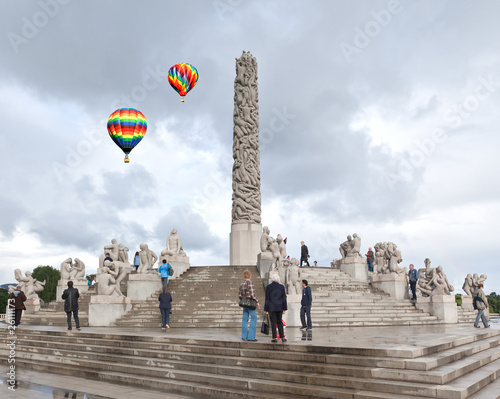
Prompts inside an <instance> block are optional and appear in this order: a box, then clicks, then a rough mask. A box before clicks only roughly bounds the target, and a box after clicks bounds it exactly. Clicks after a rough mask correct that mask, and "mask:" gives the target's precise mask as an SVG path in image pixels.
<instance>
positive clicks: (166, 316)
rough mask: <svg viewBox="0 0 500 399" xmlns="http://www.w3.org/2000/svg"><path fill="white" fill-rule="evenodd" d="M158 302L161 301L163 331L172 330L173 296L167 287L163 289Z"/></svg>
mask: <svg viewBox="0 0 500 399" xmlns="http://www.w3.org/2000/svg"><path fill="white" fill-rule="evenodd" d="M158 300H159V301H160V313H161V329H162V330H166V329H167V328H170V311H171V310H172V295H170V292H168V290H167V287H165V288H163V292H162V293H161V294H160V296H159V297H158Z"/></svg>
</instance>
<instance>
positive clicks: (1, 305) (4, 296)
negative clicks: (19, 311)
mask: <svg viewBox="0 0 500 399" xmlns="http://www.w3.org/2000/svg"><path fill="white" fill-rule="evenodd" d="M9 297H10V295H9V291H7V290H6V289H5V288H0V313H2V314H3V313H6V312H5V310H6V308H7V300H8V299H9Z"/></svg>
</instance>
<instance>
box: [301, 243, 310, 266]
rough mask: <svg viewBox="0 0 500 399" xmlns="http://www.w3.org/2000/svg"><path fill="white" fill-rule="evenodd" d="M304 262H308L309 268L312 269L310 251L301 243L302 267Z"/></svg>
mask: <svg viewBox="0 0 500 399" xmlns="http://www.w3.org/2000/svg"><path fill="white" fill-rule="evenodd" d="M302 262H306V265H307V267H311V265H309V249H308V248H307V245H306V244H304V241H301V242H300V267H302Z"/></svg>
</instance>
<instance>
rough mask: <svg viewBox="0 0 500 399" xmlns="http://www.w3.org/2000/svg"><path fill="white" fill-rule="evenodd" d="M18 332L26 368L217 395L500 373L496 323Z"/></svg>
mask: <svg viewBox="0 0 500 399" xmlns="http://www.w3.org/2000/svg"><path fill="white" fill-rule="evenodd" d="M16 334H17V344H16V365H18V366H19V367H24V368H30V369H36V370H43V371H45V372H54V373H58V374H62V375H67V374H73V373H74V372H75V370H78V374H79V376H82V377H85V378H89V379H97V380H103V381H108V382H121V383H123V384H127V385H137V386H148V388H151V387H155V388H158V389H170V391H172V390H175V391H177V392H184V393H187V392H190V393H194V392H196V393H197V394H200V395H203V396H205V397H214V398H220V397H228V398H236V397H237V398H242V397H278V398H279V397H290V398H292V397H296V398H305V397H318V398H319V397H321V398H344V397H345V398H393V399H399V398H403V397H406V398H419V397H434V398H451V399H454V398H460V399H462V398H467V397H469V396H470V395H473V394H474V393H476V392H477V391H478V390H479V389H481V388H482V387H485V386H487V385H488V384H489V383H491V382H494V381H496V380H497V378H498V377H500V351H499V350H498V345H499V344H500V333H499V332H498V331H495V330H489V331H488V332H487V333H482V334H478V335H472V336H468V337H463V338H455V339H454V338H451V339H450V340H448V341H446V340H445V339H443V343H442V344H438V345H435V346H430V347H427V349H426V350H425V351H414V350H412V349H411V348H409V349H408V350H397V351H394V350H393V349H392V348H389V347H388V348H387V349H380V348H377V349H365V348H362V347H346V348H343V347H321V346H314V347H308V346H302V345H287V344H285V345H273V344H269V343H241V342H235V341H223V340H220V341H213V340H200V339H196V340H192V339H188V338H175V337H172V338H170V337H146V336H140V335H132V336H131V335H123V334H109V333H108V334H105V335H99V334H91V333H84V332H83V333H78V334H75V335H73V334H67V333H63V332H59V331H21V330H17V331H16ZM76 336H77V337H78V339H77V340H76V339H75V337H76ZM11 338H12V337H10V336H9V334H8V331H7V329H3V331H1V332H0V341H1V342H2V343H7V342H9V339H11ZM311 349H313V351H311ZM423 352H425V355H424V356H420V354H422V353H423ZM7 358H8V349H7V345H2V346H0V363H2V364H6V361H7V360H6V359H7ZM68 365H71V367H68ZM266 395H267V396H266Z"/></svg>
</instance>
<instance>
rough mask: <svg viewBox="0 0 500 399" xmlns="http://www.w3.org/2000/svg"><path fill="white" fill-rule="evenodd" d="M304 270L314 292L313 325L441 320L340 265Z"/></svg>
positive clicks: (407, 323)
mask: <svg viewBox="0 0 500 399" xmlns="http://www.w3.org/2000/svg"><path fill="white" fill-rule="evenodd" d="M301 273H302V278H303V279H306V280H307V281H308V284H309V286H310V287H311V290H312V294H313V304H312V308H311V318H312V322H313V326H320V327H325V326H330V327H335V326H376V325H379V326H381V325H419V324H420V325H422V324H434V323H440V321H439V320H438V319H437V317H436V316H431V315H430V314H429V313H426V312H423V311H421V310H419V309H416V308H415V306H414V305H413V304H411V303H410V300H404V299H403V300H401V299H396V298H393V297H391V296H389V295H388V294H386V293H384V292H382V291H379V290H376V289H374V288H372V287H371V286H370V285H369V284H368V283H366V282H362V281H358V280H356V279H353V278H352V277H351V276H350V275H348V274H346V273H344V272H341V271H340V270H338V269H328V268H301Z"/></svg>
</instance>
